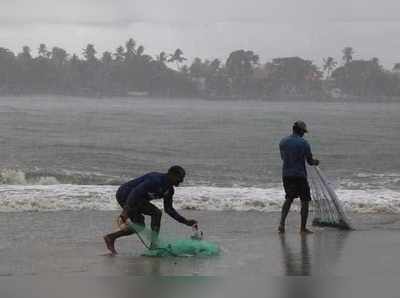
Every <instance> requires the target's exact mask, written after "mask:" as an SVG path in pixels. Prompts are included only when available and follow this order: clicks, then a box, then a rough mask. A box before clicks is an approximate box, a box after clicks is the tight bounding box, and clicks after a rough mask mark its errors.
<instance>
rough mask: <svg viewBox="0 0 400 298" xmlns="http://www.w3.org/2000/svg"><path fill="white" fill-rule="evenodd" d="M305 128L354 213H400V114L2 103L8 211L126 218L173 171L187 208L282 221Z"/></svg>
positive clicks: (372, 106)
mask: <svg viewBox="0 0 400 298" xmlns="http://www.w3.org/2000/svg"><path fill="white" fill-rule="evenodd" d="M298 119H302V120H304V121H306V122H307V124H308V125H309V129H310V134H309V136H308V139H309V141H310V143H311V144H312V148H313V151H314V154H315V156H316V157H317V158H319V159H320V160H321V162H322V164H321V168H322V169H323V170H324V171H325V172H326V174H327V175H328V177H331V178H332V180H333V182H334V184H335V185H336V187H337V190H338V194H339V195H340V197H341V199H342V200H344V202H345V205H346V207H347V208H349V209H352V210H353V211H381V212H400V159H399V158H398V152H400V133H399V131H400V103H372V102H369V103H355V102H351V103H344V102H336V103H333V102H325V103H316V102H290V103H288V102H257V101H221V102H211V101H204V100H172V99H127V98H124V99H121V98H113V99H106V98H105V99H93V98H68V97H8V98H0V148H1V150H0V169H1V175H0V183H1V185H0V211H16V210H60V209H64V210H65V209H74V210H76V209H100V210H109V209H114V208H116V207H117V206H116V204H115V202H114V198H113V193H114V191H115V189H116V185H118V184H119V183H121V182H122V181H124V180H126V179H128V178H131V177H135V176H137V175H140V174H143V173H145V172H147V171H154V170H157V171H163V170H165V169H167V168H168V166H170V165H172V164H181V165H183V166H184V167H185V168H186V169H187V172H188V177H187V181H186V183H185V187H182V188H181V189H180V190H179V191H178V192H177V197H176V201H177V205H178V206H179V207H181V208H194V209H212V210H229V209H235V210H250V209H258V210H264V211H275V210H278V209H279V206H280V203H281V200H282V197H283V193H282V189H281V185H280V166H281V161H280V158H279V153H278V143H279V140H280V139H281V137H283V136H285V135H287V134H289V133H290V130H291V124H292V122H294V121H295V120H298Z"/></svg>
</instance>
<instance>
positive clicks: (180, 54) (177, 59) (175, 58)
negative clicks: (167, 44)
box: [168, 49, 187, 70]
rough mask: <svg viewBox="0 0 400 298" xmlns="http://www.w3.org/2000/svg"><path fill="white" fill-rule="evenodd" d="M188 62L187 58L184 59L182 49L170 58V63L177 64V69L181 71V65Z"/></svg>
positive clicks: (177, 50)
mask: <svg viewBox="0 0 400 298" xmlns="http://www.w3.org/2000/svg"><path fill="white" fill-rule="evenodd" d="M185 60H187V59H186V58H185V57H183V52H182V50H181V49H176V50H175V52H174V53H173V54H172V55H170V56H169V59H168V62H175V63H176V67H177V69H178V70H179V65H180V63H182V62H183V61H185Z"/></svg>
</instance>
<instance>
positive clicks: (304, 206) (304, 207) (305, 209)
mask: <svg viewBox="0 0 400 298" xmlns="http://www.w3.org/2000/svg"><path fill="white" fill-rule="evenodd" d="M299 189H300V200H301V211H300V212H301V226H300V233H304V234H311V233H312V231H310V230H309V229H307V219H308V213H309V206H310V201H311V194H310V186H309V184H308V181H307V179H304V180H303V181H301V182H300V185H299Z"/></svg>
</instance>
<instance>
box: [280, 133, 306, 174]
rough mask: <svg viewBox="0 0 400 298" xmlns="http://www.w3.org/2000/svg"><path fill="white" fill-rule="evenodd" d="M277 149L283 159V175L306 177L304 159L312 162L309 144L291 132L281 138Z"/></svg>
mask: <svg viewBox="0 0 400 298" xmlns="http://www.w3.org/2000/svg"><path fill="white" fill-rule="evenodd" d="M279 150H280V152H281V158H282V160H283V167H282V176H283V177H307V170H306V164H305V161H306V160H307V162H308V163H309V164H312V161H313V157H312V153H311V147H310V144H309V143H308V142H307V141H306V140H305V139H303V137H301V136H299V135H296V134H292V135H290V136H287V137H285V138H283V139H282V140H281V142H280V143H279Z"/></svg>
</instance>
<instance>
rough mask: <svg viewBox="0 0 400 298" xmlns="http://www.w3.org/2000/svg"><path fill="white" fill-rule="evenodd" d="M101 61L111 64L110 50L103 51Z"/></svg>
mask: <svg viewBox="0 0 400 298" xmlns="http://www.w3.org/2000/svg"><path fill="white" fill-rule="evenodd" d="M101 62H103V64H107V65H108V64H111V62H112V55H111V53H110V52H108V51H105V52H104V53H103V56H102V57H101Z"/></svg>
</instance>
